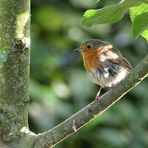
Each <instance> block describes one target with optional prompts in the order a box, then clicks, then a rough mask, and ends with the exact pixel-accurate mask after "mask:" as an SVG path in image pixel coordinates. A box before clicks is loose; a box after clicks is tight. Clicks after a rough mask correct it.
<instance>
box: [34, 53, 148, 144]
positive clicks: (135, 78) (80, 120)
mask: <svg viewBox="0 0 148 148" xmlns="http://www.w3.org/2000/svg"><path fill="white" fill-rule="evenodd" d="M147 76H148V55H147V56H146V57H145V58H144V59H143V60H142V61H141V62H140V64H138V65H137V66H136V68H135V69H134V70H133V71H132V72H131V73H130V74H129V76H128V77H127V78H125V80H124V81H122V82H121V83H119V84H118V85H117V86H116V87H114V88H112V89H110V90H109V91H108V92H107V93H105V94H104V95H102V96H101V97H100V98H99V100H95V101H93V102H92V103H90V104H89V105H87V106H86V107H85V108H83V109H82V110H80V111H79V112H78V113H76V114H74V115H73V116H71V117H70V118H69V119H67V120H65V121H64V122H62V123H61V124H59V125H57V126H56V127H54V128H53V129H51V130H49V131H47V132H45V133H41V134H38V135H37V137H36V140H35V141H34V147H52V146H54V145H55V144H57V143H59V142H60V141H62V140H63V139H65V138H66V137H68V136H69V135H71V134H72V133H74V132H76V131H77V130H78V129H80V128H81V127H82V126H84V125H85V124H87V123H88V122H89V121H90V120H92V119H94V118H96V117H97V115H100V114H101V113H103V112H104V111H105V110H107V109H108V108H109V107H110V106H111V105H113V104H114V103H115V102H116V101H118V100H119V99H120V98H121V97H122V96H123V95H125V94H126V93H127V92H129V91H130V90H131V89H132V88H134V87H135V86H137V85H138V84H139V83H140V82H141V81H142V80H143V79H144V78H146V77H147Z"/></svg>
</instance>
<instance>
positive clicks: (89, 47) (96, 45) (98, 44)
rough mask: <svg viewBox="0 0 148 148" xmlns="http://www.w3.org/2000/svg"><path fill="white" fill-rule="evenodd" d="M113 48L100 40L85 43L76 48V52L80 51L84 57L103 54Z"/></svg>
mask: <svg viewBox="0 0 148 148" xmlns="http://www.w3.org/2000/svg"><path fill="white" fill-rule="evenodd" d="M112 47H113V46H112V45H111V44H110V43H107V42H104V41H101V40H99V39H91V40H88V41H86V42H85V43H83V44H82V45H81V46H80V47H79V48H76V49H75V50H76V51H80V52H81V54H82V55H88V54H95V53H100V54H101V53H102V52H105V51H107V50H109V49H111V48H112Z"/></svg>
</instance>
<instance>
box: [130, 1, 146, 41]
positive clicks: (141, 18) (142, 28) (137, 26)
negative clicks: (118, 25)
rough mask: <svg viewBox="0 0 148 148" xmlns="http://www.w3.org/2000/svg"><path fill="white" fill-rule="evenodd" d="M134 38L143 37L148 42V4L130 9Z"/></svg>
mask: <svg viewBox="0 0 148 148" xmlns="http://www.w3.org/2000/svg"><path fill="white" fill-rule="evenodd" d="M130 17H131V21H132V24H133V25H132V31H133V35H134V37H136V38H137V37H138V35H141V36H143V37H144V38H145V39H146V40H147V41H148V4H141V5H139V6H137V7H132V8H131V9H130Z"/></svg>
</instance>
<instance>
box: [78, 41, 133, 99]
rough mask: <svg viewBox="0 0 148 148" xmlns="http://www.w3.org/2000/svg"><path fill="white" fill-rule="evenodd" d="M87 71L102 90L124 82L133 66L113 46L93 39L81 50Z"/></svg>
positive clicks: (81, 47)
mask: <svg viewBox="0 0 148 148" xmlns="http://www.w3.org/2000/svg"><path fill="white" fill-rule="evenodd" d="M75 50H77V51H80V53H81V55H82V57H83V62H84V66H85V69H86V71H87V73H88V74H89V76H90V79H91V80H92V81H93V82H94V83H96V84H98V85H100V89H99V91H98V93H97V96H96V98H99V94H100V91H101V89H102V88H104V87H107V88H110V87H112V86H115V85H116V84H118V83H119V82H120V81H121V80H123V79H124V78H125V77H126V76H127V75H128V74H129V73H130V72H131V71H132V69H133V68H132V65H131V64H130V63H129V61H128V60H127V59H125V58H124V57H123V56H122V54H121V53H120V52H119V50H117V49H116V48H115V47H113V45H112V44H110V43H108V42H105V41H101V40H99V39H91V40H89V41H87V42H85V43H84V44H82V45H81V46H80V47H79V48H77V49H75Z"/></svg>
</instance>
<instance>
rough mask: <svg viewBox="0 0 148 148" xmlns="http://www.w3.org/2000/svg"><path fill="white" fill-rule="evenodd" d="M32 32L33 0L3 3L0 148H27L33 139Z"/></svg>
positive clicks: (0, 0) (0, 10) (0, 19)
mask: <svg viewBox="0 0 148 148" xmlns="http://www.w3.org/2000/svg"><path fill="white" fill-rule="evenodd" d="M29 29H30V0H0V147H16V146H19V147H21V146H22V145H23V147H25V145H27V144H28V142H26V139H28V138H30V137H33V136H31V134H30V133H29V134H28V137H27V134H26V133H28V132H29V130H28V103H29V92H28V84H29V62H30V49H29V48H30V30H29ZM27 141H28V140H27ZM25 142H26V143H25ZM30 143H31V141H30Z"/></svg>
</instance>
